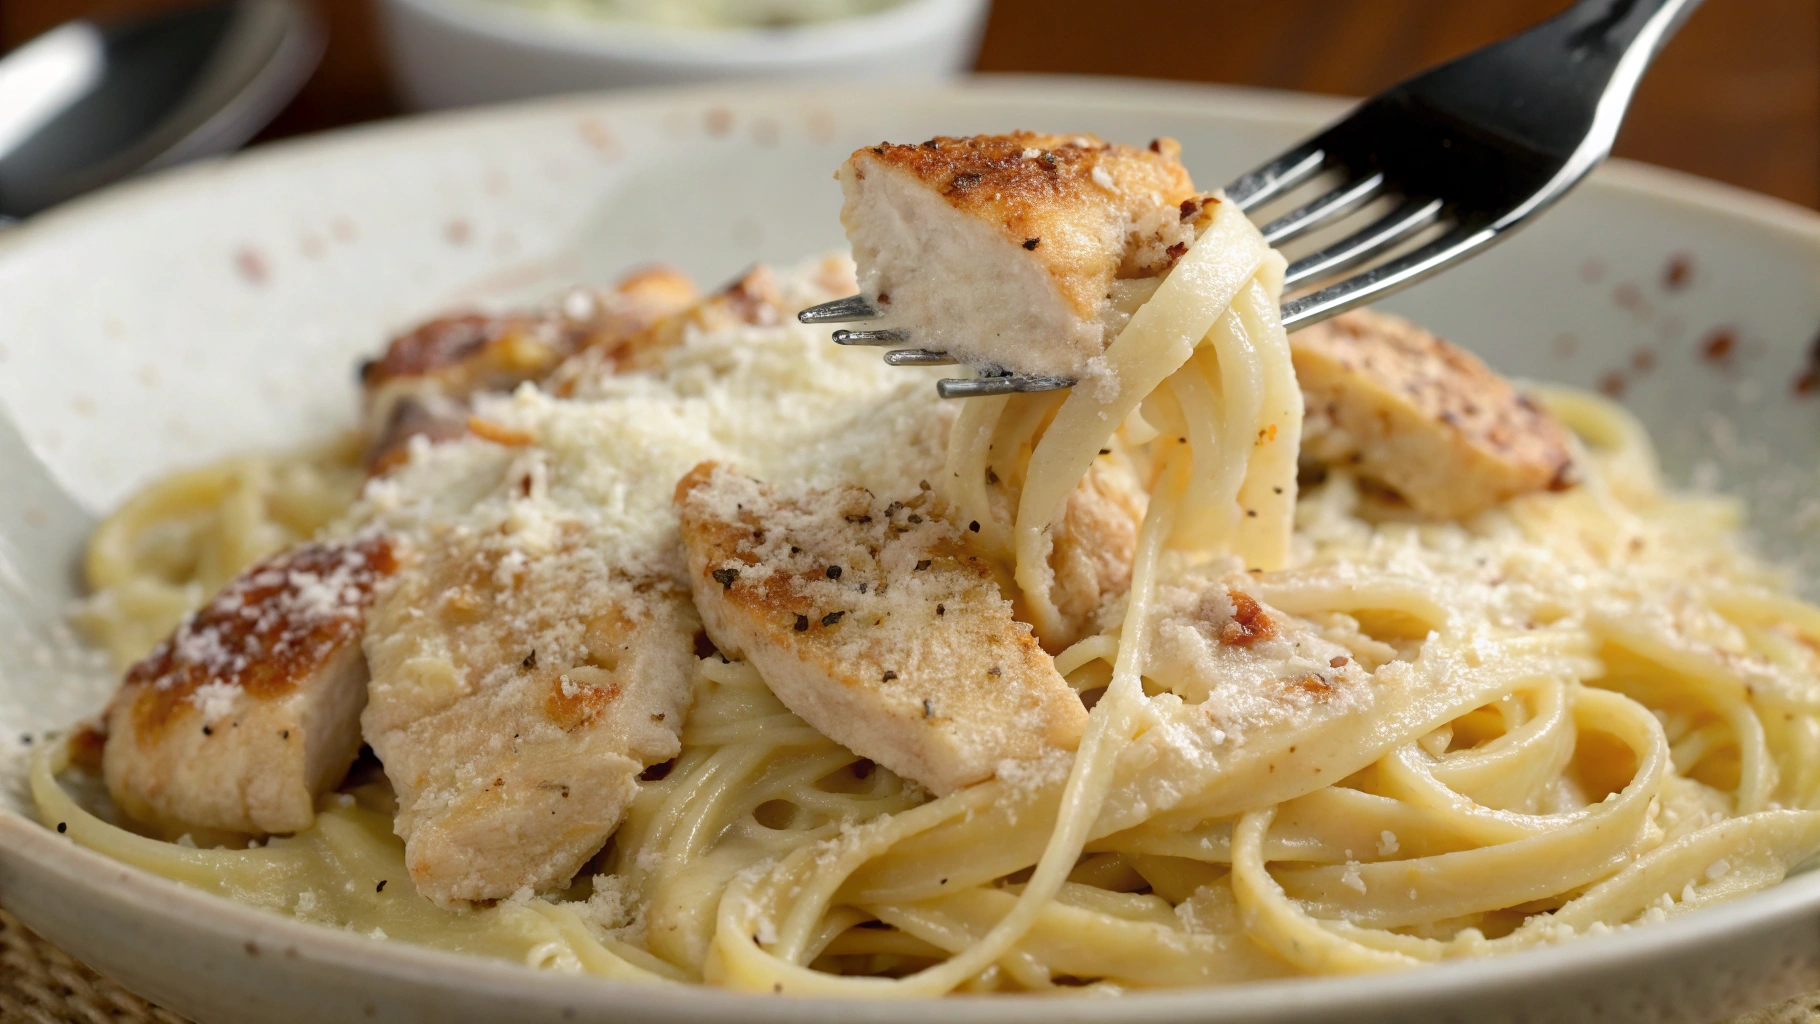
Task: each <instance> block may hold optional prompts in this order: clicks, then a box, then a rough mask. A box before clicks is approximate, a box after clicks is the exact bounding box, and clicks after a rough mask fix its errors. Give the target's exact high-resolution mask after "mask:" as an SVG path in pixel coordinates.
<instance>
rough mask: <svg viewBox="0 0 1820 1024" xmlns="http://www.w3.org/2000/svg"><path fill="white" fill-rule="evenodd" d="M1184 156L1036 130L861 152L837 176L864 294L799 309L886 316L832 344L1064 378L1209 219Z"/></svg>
mask: <svg viewBox="0 0 1820 1024" xmlns="http://www.w3.org/2000/svg"><path fill="white" fill-rule="evenodd" d="M1180 152H1181V150H1180V147H1179V146H1178V145H1176V142H1175V140H1173V139H1167V138H1164V139H1158V140H1156V141H1155V142H1152V143H1151V144H1150V148H1148V149H1136V148H1133V147H1130V146H1121V145H1112V144H1109V143H1106V142H1102V141H1100V140H1099V139H1097V138H1095V137H1093V136H1091V135H1067V136H1063V135H1042V134H1037V133H1033V132H1014V133H1012V134H1009V135H977V136H972V137H969V138H949V137H946V136H943V137H937V138H934V139H930V140H929V141H927V142H924V143H921V144H919V145H879V146H872V147H869V148H866V149H861V150H858V151H856V152H855V153H854V154H853V155H852V156H851V157H849V158H848V159H847V162H846V163H845V164H843V165H841V169H840V172H839V174H838V175H837V176H838V177H839V179H840V182H841V187H842V190H843V191H844V193H845V195H846V203H845V205H844V206H843V207H842V210H841V223H842V224H844V225H845V226H846V229H847V237H848V239H849V240H850V241H851V242H852V245H853V257H854V261H855V262H856V263H857V264H858V267H859V282H860V295H858V296H855V297H854V298H851V299H843V300H838V301H836V302H833V303H826V304H824V305H822V306H818V307H815V308H813V309H810V310H807V311H805V312H804V313H803V314H802V319H803V320H804V322H806V323H837V322H842V321H847V320H861V319H877V320H878V321H879V323H880V328H879V329H877V330H867V331H840V332H837V333H836V335H835V340H836V341H837V342H840V343H842V344H849V345H897V344H904V343H907V342H911V341H914V342H915V343H916V344H919V345H923V346H925V347H924V348H920V349H907V350H903V351H899V352H893V353H891V354H890V355H888V356H887V357H886V361H887V362H890V363H892V364H893V365H917V364H927V365H942V364H950V363H959V362H964V363H970V364H973V365H976V366H982V367H989V368H990V369H989V370H988V371H987V372H988V373H989V374H991V375H997V376H1001V377H1002V376H1005V375H1009V374H1016V375H1017V380H1018V381H1020V382H1022V384H1021V385H1020V386H1019V387H1017V388H1015V390H1025V391H1040V390H1049V389H1052V388H1057V387H1066V386H1068V385H1069V384H1072V383H1073V381H1074V379H1075V378H1077V377H1079V376H1080V375H1081V374H1082V373H1083V372H1085V370H1086V369H1087V364H1088V363H1089V361H1090V360H1092V359H1093V358H1094V357H1096V356H1098V355H1099V354H1100V353H1101V352H1102V351H1104V349H1105V347H1106V345H1107V344H1108V343H1109V342H1110V341H1111V339H1112V338H1113V337H1114V336H1116V335H1117V334H1118V332H1119V330H1121V329H1122V328H1123V326H1124V324H1125V322H1126V321H1127V320H1129V319H1130V316H1131V313H1132V311H1133V310H1135V309H1136V308H1137V306H1138V305H1140V304H1142V302H1143V300H1144V299H1146V298H1148V297H1149V295H1150V293H1151V292H1153V291H1154V290H1155V289H1156V286H1157V285H1158V284H1159V283H1161V281H1162V278H1163V276H1164V275H1165V274H1167V273H1168V272H1169V270H1170V269H1171V268H1172V267H1173V266H1174V265H1175V263H1176V261H1177V260H1179V259H1180V258H1181V257H1182V255H1183V254H1185V253H1186V252H1187V251H1188V247H1189V245H1190V244H1192V243H1193V241H1194V238H1195V234H1196V231H1197V229H1198V228H1199V227H1200V226H1201V225H1202V224H1203V223H1204V222H1205V220H1206V219H1207V218H1208V217H1209V216H1210V205H1211V202H1212V200H1211V199H1210V197H1208V196H1206V195H1203V194H1201V193H1199V192H1197V191H1195V187H1194V182H1193V181H1192V180H1190V178H1189V176H1188V172H1187V170H1186V169H1184V168H1183V166H1182V163H1181V159H1180ZM944 393H946V392H944Z"/></svg>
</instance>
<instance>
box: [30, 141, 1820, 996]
mask: <svg viewBox="0 0 1820 1024" xmlns="http://www.w3.org/2000/svg"><path fill="white" fill-rule="evenodd" d="M839 177H840V180H841V185H842V188H843V190H844V193H845V196H846V206H845V208H844V211H843V222H844V224H845V226H846V228H847V231H848V237H849V239H850V241H851V243H852V256H851V258H850V257H849V256H848V255H847V254H846V253H840V254H835V255H831V256H827V257H824V258H821V259H816V260H811V261H810V262H808V263H805V264H803V265H801V266H798V267H795V268H792V269H784V270H778V271H774V270H771V269H769V268H766V267H758V268H755V269H753V270H751V271H750V272H748V273H747V274H745V275H744V276H742V277H741V278H740V279H739V280H738V281H736V282H734V283H733V284H731V285H729V286H727V287H725V288H724V289H722V290H720V291H717V292H713V293H711V294H706V295H701V294H698V293H697V292H696V290H695V286H694V285H693V284H692V283H691V282H690V281H688V280H687V279H685V278H684V277H682V276H681V275H680V274H678V273H676V272H674V271H670V270H666V269H662V268H655V269H650V270H645V271H641V272H639V273H636V274H634V275H632V276H630V277H628V278H627V279H625V280H624V281H621V282H620V283H619V284H617V285H616V286H614V287H611V288H602V289H598V290H594V289H581V290H577V291H574V292H572V293H571V294H569V295H567V296H565V297H563V298H562V299H560V300H559V301H557V302H555V303H553V304H552V305H551V306H550V307H548V308H545V309H541V310H533V311H528V312H514V313H497V312H485V313H480V312H476V313H459V314H454V315H449V316H445V317H442V318H439V319H436V320H432V321H430V322H428V323H426V324H424V325H422V326H420V327H418V328H416V329H414V330H411V331H408V332H406V333H404V334H402V335H400V336H398V337H397V338H395V339H394V340H393V341H392V342H391V343H390V345H389V346H388V347H387V348H386V350H385V351H384V352H383V353H382V354H381V355H379V356H378V357H377V358H375V359H374V360H372V361H371V362H369V363H367V364H366V365H365V366H364V367H363V368H362V371H361V399H362V403H363V413H362V423H361V428H360V431H359V432H358V435H357V436H354V437H351V438H348V439H346V440H343V441H340V442H336V443H333V444H330V445H326V446H324V447H320V448H317V449H312V450H308V451H303V452H299V453H293V454H287V455H278V456H247V457H243V458H240V459H236V460H233V461H230V462H227V463H223V464H219V465H215V466H210V467H205V468H202V469H195V470H189V471H184V472H179V473H175V474H173V475H171V476H168V477H166V478H164V479H162V480H159V481H157V482H156V483H154V484H153V485H152V486H151V487H149V488H148V489H146V490H145V491H144V492H142V493H141V494H139V495H138V496H137V497H135V498H133V499H132V500H130V501H129V502H128V503H127V504H126V505H125V506H124V507H122V508H121V509H120V510H118V511H117V512H116V513H115V514H114V515H113V516H112V517H111V518H109V519H108V520H107V521H105V522H104V523H103V524H102V525H101V527H100V528H99V529H98V530H97V532H96V533H95V535H94V537H93V539H92V541H91V544H90V547H89V550H88V556H87V573H88V578H89V581H90V584H91V587H92V589H93V596H92V597H91V598H89V599H88V600H87V601H86V602H85V604H84V605H83V607H82V609H81V611H80V613H79V617H80V619H81V622H82V624H83V625H84V626H85V627H86V628H87V629H88V631H89V632H90V634H91V635H93V636H94V637H95V638H96V639H97V641H98V642H100V643H102V644H103V645H105V646H106V648H107V650H108V651H109V652H110V654H111V655H112V657H113V658H114V659H115V661H116V662H117V663H118V664H119V666H120V667H121V669H122V670H123V672H124V681H123V683H122V686H121V689H120V691H119V693H118V694H117V695H116V697H115V698H114V700H113V701H112V702H111V704H110V705H109V707H108V708H107V709H106V711H105V712H104V713H103V714H102V715H100V716H99V717H98V718H97V719H96V720H95V721H94V722H93V723H91V724H90V725H88V726H86V727H85V728H83V729H81V730H78V731H77V732H76V733H75V734H73V736H71V737H70V738H68V739H67V740H66V741H64V742H62V743H59V744H56V745H52V746H51V747H49V748H48V749H44V750H41V751H40V753H39V754H38V756H37V759H36V760H35V761H34V764H33V771H32V792H33V796H34V799H35V800H36V802H37V806H38V810H39V813H40V816H41V817H42V820H43V821H44V823H45V824H46V825H47V826H49V827H53V828H56V829H57V830H58V831H60V832H64V833H66V834H67V835H68V836H69V837H70V838H71V839H72V840H73V841H74V842H76V843H78V844H81V845H83V846H85V847H88V848H91V849H94V850H97V851H100V852H102V853H104V854H106V855H108V856H110V857H112V858H115V859H117V860H119V861H122V862H125V863H128V864H132V865H136V866H138V867H140V868H143V869H146V870H149V871H152V872H155V873H157V874H160V875H163V876H166V877H168V878H172V879H176V880H178V881H181V882H183V883H185V884H188V885H191V886H194V887H197V888H200V889H202V890H205V891H208V892H211V893H215V894H217V895H220V896H223V897H226V898H228V899H232V900H236V901H239V902H242V903H246V904H250V905H253V906H257V907H261V908H265V909H268V910H270V911H273V912H276V913H280V914H286V915H290V916H293V917H296V918H298V919H301V920H305V921H310V922H315V923H319V924H322V925H326V926H331V927H336V928H342V929H349V930H353V931H356V932H359V933H362V934H368V935H371V936H373V937H375V938H376V939H385V940H390V941H397V942H406V943H414V944H419V945H424V946H429V947H435V948H439V949H444V950H451V951H457V952H463V953H469V954H474V955H481V956H489V957H496V958H505V959H509V960H514V961H518V962H522V963H525V964H527V965H529V966H531V967H534V968H538V969H542V970H549V971H559V972H569V973H585V974H594V975H600V976H604V977H608V978H614V979H619V980H622V981H627V982H637V983H653V984H664V983H705V984H710V985H716V986H722V987H726V988H730V989H736V990H743V991H750V992H762V993H786V994H797V995H836V996H840V995H846V996H877V997H909V996H938V995H945V994H952V993H985V992H1003V993H1116V992H1123V991H1131V990H1141V989H1150V988H1159V987H1167V986H1185V985H1212V984H1224V983H1232V982H1241V981H1248V980H1254V979H1262V978H1273V977H1283V976H1292V975H1313V974H1335V973H1357V972H1367V971H1386V970H1396V969H1403V968H1409V967H1416V966H1420V965H1423V964H1427V963H1432V962H1436V961H1442V960H1449V959H1457V958H1465V957H1478V956H1487V955H1494V954H1501V953H1506V952H1511V951H1516V950H1521V949H1526V948H1532V947H1537V946H1543V945H1551V944H1559V943H1566V942H1571V941H1576V940H1578V939H1580V938H1585V937H1589V936H1597V935H1600V934H1604V933H1607V932H1610V931H1613V930H1618V929H1625V928H1630V927H1634V926H1639V925H1646V924H1649V923H1652V922H1659V921H1662V920H1665V919H1667V918H1670V917H1674V916H1677V915H1680V914H1683V913H1686V912H1688V911H1691V910H1696V909H1699V908H1701V907H1705V906H1708V905H1710V904H1713V903H1716V902H1720V901H1724V900H1728V899H1731V898H1734V897H1736V896H1738V895H1740V894H1743V893H1748V892H1752V891H1756V890H1759V889H1762V888H1764V887H1766V886H1770V885H1773V884H1775V883H1777V882H1779V881H1780V880H1781V879H1782V878H1783V877H1784V876H1785V875H1786V874H1787V873H1788V872H1789V871H1790V870H1792V869H1794V868H1795V867H1796V866H1798V865H1800V864H1801V863H1802V862H1803V861H1805V860H1806V859H1807V858H1809V857H1810V856H1811V855H1812V854H1814V853H1815V852H1816V851H1817V850H1820V810H1816V809H1815V808H1820V610H1817V609H1815V608H1814V607H1812V606H1810V605H1808V604H1806V603H1804V602H1802V601H1801V600H1800V599H1799V598H1798V597H1797V596H1795V591H1794V588H1793V585H1792V583H1791V581H1789V580H1787V579H1785V578H1784V576H1783V574H1781V573H1780V572H1778V571H1776V570H1775V569H1774V568H1772V567H1770V566H1768V565H1766V564H1764V563H1763V562H1761V561H1759V560H1757V559H1756V558H1755V557H1754V556H1753V555H1752V554H1751V553H1750V551H1749V549H1748V546H1747V545H1746V544H1745V542H1744V540H1743V538H1742V526H1743V521H1742V512H1741V509H1740V508H1739V506H1738V504H1737V503H1736V502H1734V501H1731V500H1728V499H1723V498H1718V497H1713V496H1700V495H1687V494H1677V493H1671V492H1670V491H1668V490H1665V488H1664V487H1663V485H1662V484H1661V482H1660V480H1659V479H1658V472H1657V468H1656V464H1655V460H1654V456H1653V454H1652V451H1651V448H1650V444H1649V440H1648V438H1647V437H1646V436H1645V434H1644V432H1643V431H1642V429H1641V428H1640V426H1639V425H1638V424H1637V423H1636V422H1635V421H1634V420H1633V419H1632V418H1631V417H1630V416H1629V415H1627V414H1626V413H1625V412H1624V411H1623V410H1622V409H1621V408H1620V407H1619V406H1617V405H1616V404H1614V403H1612V402H1610V401H1607V400H1605V399H1603V398H1599V397H1595V396H1593V395H1590V394H1585V393H1581V392H1578V391H1573V390H1569V389H1565V388H1555V387H1528V386H1524V387H1519V386H1517V385H1514V384H1512V383H1511V382H1509V381H1507V380H1505V379H1504V378H1502V377H1500V376H1499V375H1497V374H1496V373H1494V372H1493V371H1492V370H1491V369H1490V368H1488V367H1487V366H1486V365H1485V364H1484V363H1482V362H1480V361H1479V360H1478V359H1477V358H1475V357H1474V356H1472V355H1470V354H1468V353H1467V352H1466V351H1465V350H1463V349H1461V348H1457V347H1455V346H1453V345H1452V344H1450V343H1448V342H1446V341H1443V340H1441V339H1440V338H1437V337H1436V336H1434V335H1433V334H1431V333H1429V332H1428V331H1426V330H1424V329H1422V328H1420V327H1418V326H1416V325H1414V324H1411V323H1409V322H1407V321H1404V320H1401V319H1398V318H1396V317H1392V316H1389V315H1386V314H1381V313H1373V312H1368V311H1360V312H1353V313H1348V314H1345V315H1343V316H1341V317H1339V318H1336V319H1334V320H1330V321H1328V322H1326V323H1323V324H1319V325H1317V326H1314V327H1311V328H1308V329H1306V330H1304V331H1301V332H1298V333H1297V334H1296V335H1294V336H1288V335H1286V334H1285V331H1284V329H1283V326H1282V324H1281V322H1280V321H1279V318H1278V306H1279V303H1280V300H1281V292H1282V278H1283V268H1284V261H1283V259H1282V257H1281V256H1279V255H1278V254H1277V253H1276V252H1274V251H1273V250H1272V249H1271V248H1270V247H1269V246H1268V245H1266V244H1265V242H1264V240H1263V237H1262V235H1260V233H1259V231H1258V229H1257V228H1256V227H1254V226H1253V225H1252V223H1251V222H1250V221H1249V220H1247V218H1246V217H1245V216H1244V215H1243V214H1242V213H1241V212H1239V211H1238V210H1237V209H1235V208H1234V207H1233V206H1232V205H1231V204H1229V203H1225V202H1223V201H1222V199H1221V197H1220V195H1219V194H1218V193H1203V192H1199V191H1197V190H1196V189H1195V187H1194V185H1193V183H1192V182H1191V181H1190V180H1189V176H1188V174H1187V172H1186V171H1185V170H1184V169H1183V167H1182V165H1181V162H1180V159H1179V154H1178V149H1177V147H1176V145H1175V144H1174V143H1173V142H1172V141H1171V140H1168V139H1159V140H1157V141H1156V142H1153V143H1151V144H1150V145H1149V146H1148V148H1138V147H1127V146H1122V145H1110V144H1107V143H1103V142H1101V141H1100V140H1098V139H1095V138H1093V137H1090V136H1053V135H1038V134H1031V133H1016V134H1012V135H1004V136H979V137H972V138H964V139H954V138H937V139H931V140H929V141H927V142H923V143H919V144H913V145H880V146H876V147H869V148H867V149H862V150H860V151H858V152H856V153H855V154H854V155H853V156H852V157H851V158H850V159H849V160H848V161H847V162H846V163H845V164H844V165H843V166H842V168H841V169H840V172H839ZM854 292H858V293H859V294H861V295H863V296H864V297H865V298H866V299H867V300H868V301H869V302H871V303H872V304H873V306H874V307H875V308H876V309H877V310H878V311H879V312H880V319H879V322H878V323H877V324H876V325H871V326H876V327H879V328H881V329H889V330H893V331H898V332H901V334H900V335H898V336H901V337H904V338H908V339H910V341H909V343H910V344H914V345H924V346H927V347H929V348H931V349H935V350H940V351H943V352H946V353H949V354H951V355H953V356H955V357H957V358H960V359H961V360H963V361H965V362H967V363H971V364H973V365H976V366H988V365H989V366H995V367H1004V368H1006V369H1011V370H1016V371H1018V372H1020V373H1039V374H1053V375H1061V376H1067V377H1069V378H1072V379H1074V380H1075V381H1076V383H1075V384H1074V386H1073V387H1071V388H1067V389H1063V390H1055V391H1047V392H1038V393H1028V394H1010V395H997V396H992V397H974V398H967V399H964V400H953V401H949V400H943V399H942V398H940V397H938V396H937V394H936V392H935V389H934V387H933V386H932V384H933V381H934V379H935V376H936V373H935V371H931V370H927V369H920V368H915V367H889V366H885V365H883V364H882V363H881V362H880V361H879V360H878V359H877V358H876V353H868V352H867V351H865V350H863V349H857V348H850V347H840V346H836V345H833V344H831V343H830V342H829V339H828V336H827V331H826V329H821V330H817V329H814V328H811V327H807V326H803V325H801V324H799V323H797V321H796V316H795V314H796V313H797V312H798V311H800V310H802V309H804V308H806V307H808V306H810V305H814V304H817V303H822V302H826V301H828V300H832V299H836V298H839V297H841V296H845V295H849V294H852V293H854Z"/></svg>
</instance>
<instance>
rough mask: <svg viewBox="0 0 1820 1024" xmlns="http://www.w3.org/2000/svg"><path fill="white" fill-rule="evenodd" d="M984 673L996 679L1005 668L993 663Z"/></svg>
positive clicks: (1002, 673) (1003, 672)
mask: <svg viewBox="0 0 1820 1024" xmlns="http://www.w3.org/2000/svg"><path fill="white" fill-rule="evenodd" d="M986 674H987V675H989V676H991V677H992V678H994V679H997V678H998V677H999V676H1002V675H1004V674H1005V670H1004V669H1002V668H999V667H998V666H997V665H994V666H992V667H991V668H989V669H987V670H986Z"/></svg>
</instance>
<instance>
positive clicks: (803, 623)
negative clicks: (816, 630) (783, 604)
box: [796, 615, 809, 633]
mask: <svg viewBox="0 0 1820 1024" xmlns="http://www.w3.org/2000/svg"><path fill="white" fill-rule="evenodd" d="M796 631H797V632H798V633H807V632H808V631H809V616H807V615H798V616H797V617H796Z"/></svg>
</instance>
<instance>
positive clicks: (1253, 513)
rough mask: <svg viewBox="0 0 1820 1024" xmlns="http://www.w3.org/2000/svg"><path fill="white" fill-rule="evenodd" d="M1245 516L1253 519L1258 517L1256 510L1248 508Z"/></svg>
mask: <svg viewBox="0 0 1820 1024" xmlns="http://www.w3.org/2000/svg"><path fill="white" fill-rule="evenodd" d="M1245 514H1246V515H1247V516H1250V517H1251V518H1253V519H1256V518H1257V517H1258V510H1257V509H1255V508H1248V509H1246V510H1245Z"/></svg>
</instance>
